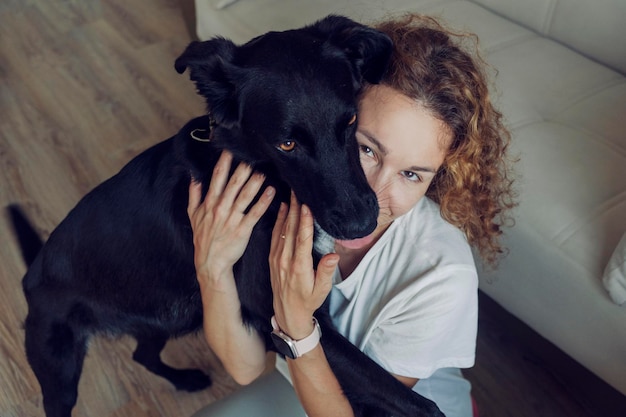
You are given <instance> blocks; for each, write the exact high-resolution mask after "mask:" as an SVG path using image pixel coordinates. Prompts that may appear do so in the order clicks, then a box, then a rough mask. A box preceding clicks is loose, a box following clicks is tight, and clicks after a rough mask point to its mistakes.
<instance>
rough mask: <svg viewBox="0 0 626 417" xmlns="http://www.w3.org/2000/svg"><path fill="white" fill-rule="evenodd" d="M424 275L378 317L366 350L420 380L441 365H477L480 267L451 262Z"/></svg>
mask: <svg viewBox="0 0 626 417" xmlns="http://www.w3.org/2000/svg"><path fill="white" fill-rule="evenodd" d="M435 273H436V274H437V276H434V274H435ZM419 280H420V281H422V282H420V283H419V285H416V286H415V288H406V289H404V290H403V291H402V292H400V293H399V294H398V295H396V296H395V297H394V299H392V300H390V302H389V303H388V305H387V306H386V308H385V309H384V311H382V312H381V313H380V314H379V315H378V317H377V318H376V320H374V322H373V324H372V327H371V329H370V335H369V337H367V338H366V341H365V345H364V347H363V351H364V353H365V354H367V355H368V356H369V357H370V358H372V359H373V360H374V361H376V362H377V363H378V364H379V365H381V366H382V367H383V368H385V369H386V370H387V371H389V372H391V373H394V374H396V375H401V376H407V377H413V378H420V379H424V378H428V377H429V376H431V375H432V374H433V373H434V372H435V371H436V370H437V369H440V368H448V367H455V368H469V367H471V366H473V365H474V359H475V350H476V332H477V326H478V323H477V320H478V278H477V274H476V270H475V269H474V268H470V267H467V268H465V267H459V266H450V267H447V268H442V269H439V270H437V271H436V272H433V275H431V276H425V277H420V279H419ZM423 280H426V281H423Z"/></svg>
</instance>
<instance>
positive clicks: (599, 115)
mask: <svg viewBox="0 0 626 417" xmlns="http://www.w3.org/2000/svg"><path fill="white" fill-rule="evenodd" d="M195 4H196V15H197V20H196V22H197V28H196V29H197V34H198V37H199V38H200V39H208V38H210V37H212V36H214V35H221V36H225V37H227V38H230V39H232V40H234V41H235V42H245V41H247V40H249V39H250V38H251V37H253V36H256V35H259V34H261V33H264V32H266V31H269V30H283V29H289V28H295V27H298V26H302V25H304V24H307V23H311V22H313V21H314V20H316V19H318V18H321V17H323V16H325V15H327V14H329V13H338V14H344V15H347V16H350V17H352V18H354V19H356V20H358V21H362V22H364V23H367V22H369V21H371V20H373V19H377V18H381V17H384V16H385V15H388V14H397V13H401V12H403V11H416V12H421V13H425V14H430V15H434V16H438V17H441V18H442V19H444V20H445V21H446V22H448V24H449V25H450V26H452V27H454V28H458V29H460V30H467V31H471V32H474V33H476V34H477V35H478V36H479V38H480V41H481V47H482V50H483V51H484V55H485V57H486V59H487V61H488V62H489V63H490V64H492V65H493V66H494V67H495V68H496V69H497V71H498V74H497V77H495V85H496V92H495V100H496V102H497V104H498V105H499V107H500V108H501V110H502V111H503V113H504V114H505V117H506V119H507V123H508V126H509V127H510V128H511V130H512V134H513V144H512V149H513V152H514V153H516V154H517V155H518V156H519V158H520V162H519V163H518V164H517V172H518V176H519V180H518V181H517V186H518V188H519V192H520V205H519V207H518V208H517V209H516V212H515V217H516V224H515V226H514V227H513V228H512V229H510V230H508V231H507V235H506V237H505V242H506V244H507V245H508V247H509V249H510V254H509V256H508V257H507V258H505V259H504V260H503V261H502V262H501V265H500V268H499V269H498V270H496V271H495V272H482V273H481V284H480V288H481V289H482V291H483V292H485V293H486V294H488V295H489V296H490V297H491V298H493V299H494V300H495V301H496V302H497V303H498V304H500V305H501V306H502V307H504V308H505V309H506V310H508V311H509V312H510V313H512V314H513V315H515V316H516V317H517V318H519V319H520V320H522V321H523V322H525V323H526V324H528V325H529V326H530V327H531V328H533V329H534V330H535V331H536V332H538V333H539V334H540V335H542V336H543V337H545V338H547V339H548V340H549V341H551V342H552V343H553V344H555V345H556V346H558V347H559V348H560V349H561V350H563V351H564V352H566V353H567V354H568V355H570V356H571V357H572V358H574V359H575V360H576V361H578V362H579V363H581V364H582V365H584V366H585V367H586V368H587V369H589V370H591V371H592V372H593V373H595V374H596V375H597V376H599V377H600V378H601V379H603V380H604V381H606V382H607V383H608V384H610V385H612V386H613V387H614V388H615V389H617V390H618V391H620V392H621V393H623V394H626V277H625V275H626V260H625V258H626V237H625V238H622V236H623V235H624V234H625V231H626V78H625V74H626V1H625V0H522V1H520V0H473V1H464V0H395V1H393V0H350V1H348V0H235V1H232V0H230V1H229V0H195ZM620 239H621V240H622V242H621V244H620V245H619V246H618V243H619V242H620ZM620 304H621V306H620Z"/></svg>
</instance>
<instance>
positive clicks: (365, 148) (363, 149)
mask: <svg viewBox="0 0 626 417" xmlns="http://www.w3.org/2000/svg"><path fill="white" fill-rule="evenodd" d="M359 150H360V151H361V153H362V154H365V155H367V156H374V151H372V148H370V147H369V146H365V145H360V146H359Z"/></svg>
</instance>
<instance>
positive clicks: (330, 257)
mask: <svg viewBox="0 0 626 417" xmlns="http://www.w3.org/2000/svg"><path fill="white" fill-rule="evenodd" d="M338 263H339V255H337V254H336V253H329V254H326V255H324V256H323V257H322V259H321V260H320V263H319V264H318V265H317V270H316V271H315V285H314V287H313V294H314V296H315V297H316V298H317V299H318V300H319V302H320V304H321V303H322V302H323V301H324V300H325V299H326V297H327V296H328V294H329V293H330V290H331V289H332V287H333V276H334V274H335V269H336V268H337V264H338Z"/></svg>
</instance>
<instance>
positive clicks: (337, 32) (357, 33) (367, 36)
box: [313, 15, 393, 84]
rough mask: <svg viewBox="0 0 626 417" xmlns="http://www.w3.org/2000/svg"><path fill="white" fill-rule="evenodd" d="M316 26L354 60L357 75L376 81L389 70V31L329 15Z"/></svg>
mask: <svg viewBox="0 0 626 417" xmlns="http://www.w3.org/2000/svg"><path fill="white" fill-rule="evenodd" d="M313 27H314V28H316V29H317V30H319V31H320V32H321V33H322V34H326V35H327V36H328V39H329V42H330V43H331V44H332V45H334V46H335V47H338V48H340V49H342V50H343V51H344V52H345V54H346V56H347V57H348V59H350V61H351V62H352V65H353V68H354V70H355V78H356V79H357V80H358V81H359V82H362V81H363V79H364V80H366V81H367V82H369V83H373V84H377V83H378V82H379V81H380V80H381V78H382V77H383V75H384V74H385V71H386V69H387V63H388V62H389V58H390V56H391V52H392V50H393V43H392V41H391V39H390V38H389V36H387V35H386V34H384V33H382V32H380V31H378V30H376V29H373V28H370V27H368V26H365V25H362V24H360V23H357V22H355V21H353V20H351V19H349V18H347V17H344V16H337V15H330V16H328V17H326V18H324V19H322V20H319V21H318V22H317V23H315V24H313Z"/></svg>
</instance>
